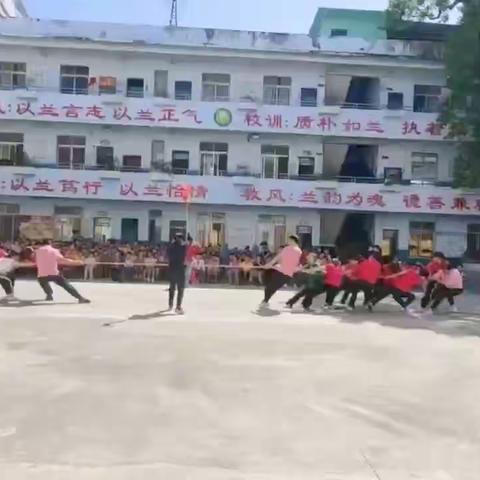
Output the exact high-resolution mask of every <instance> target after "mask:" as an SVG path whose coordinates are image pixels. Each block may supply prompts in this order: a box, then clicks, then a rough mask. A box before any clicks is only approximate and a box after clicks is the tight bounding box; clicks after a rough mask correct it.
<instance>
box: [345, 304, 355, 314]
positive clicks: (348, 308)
mask: <svg viewBox="0 0 480 480" xmlns="http://www.w3.org/2000/svg"><path fill="white" fill-rule="evenodd" d="M345 310H348V311H349V312H353V311H354V310H355V307H352V306H351V305H347V306H346V307H345Z"/></svg>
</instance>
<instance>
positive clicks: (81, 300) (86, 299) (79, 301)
mask: <svg viewBox="0 0 480 480" xmlns="http://www.w3.org/2000/svg"><path fill="white" fill-rule="evenodd" d="M78 303H82V304H84V303H85V304H86V303H92V302H91V301H90V300H89V299H88V298H80V299H79V300H78Z"/></svg>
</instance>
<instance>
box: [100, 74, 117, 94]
mask: <svg viewBox="0 0 480 480" xmlns="http://www.w3.org/2000/svg"><path fill="white" fill-rule="evenodd" d="M102 80H103V81H105V80H113V82H112V84H113V86H107V87H102ZM98 94H99V95H116V94H117V77H111V76H104V75H102V76H100V77H98Z"/></svg>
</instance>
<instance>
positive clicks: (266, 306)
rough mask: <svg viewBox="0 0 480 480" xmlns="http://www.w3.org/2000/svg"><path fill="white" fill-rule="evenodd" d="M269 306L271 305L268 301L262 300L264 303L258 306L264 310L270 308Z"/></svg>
mask: <svg viewBox="0 0 480 480" xmlns="http://www.w3.org/2000/svg"><path fill="white" fill-rule="evenodd" d="M268 307H269V304H268V302H262V303H261V304H260V305H259V306H258V309H259V310H263V309H265V308H268Z"/></svg>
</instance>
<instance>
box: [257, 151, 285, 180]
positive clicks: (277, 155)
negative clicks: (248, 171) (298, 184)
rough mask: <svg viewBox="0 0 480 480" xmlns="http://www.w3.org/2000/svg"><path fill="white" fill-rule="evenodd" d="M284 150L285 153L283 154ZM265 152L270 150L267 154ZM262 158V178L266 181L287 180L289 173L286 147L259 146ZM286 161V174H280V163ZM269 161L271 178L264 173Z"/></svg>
mask: <svg viewBox="0 0 480 480" xmlns="http://www.w3.org/2000/svg"><path fill="white" fill-rule="evenodd" d="M285 149H286V151H287V153H285ZM267 150H272V151H271V152H268V151H267ZM261 156H262V178H268V179H276V180H279V179H288V177H289V171H290V147H288V146H287V145H271V144H266V145H262V146H261ZM285 159H286V163H287V172H286V173H280V166H281V165H280V162H281V161H282V160H285ZM269 160H273V176H268V175H266V173H265V167H266V163H267V161H269Z"/></svg>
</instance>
